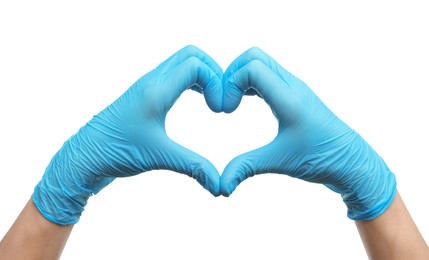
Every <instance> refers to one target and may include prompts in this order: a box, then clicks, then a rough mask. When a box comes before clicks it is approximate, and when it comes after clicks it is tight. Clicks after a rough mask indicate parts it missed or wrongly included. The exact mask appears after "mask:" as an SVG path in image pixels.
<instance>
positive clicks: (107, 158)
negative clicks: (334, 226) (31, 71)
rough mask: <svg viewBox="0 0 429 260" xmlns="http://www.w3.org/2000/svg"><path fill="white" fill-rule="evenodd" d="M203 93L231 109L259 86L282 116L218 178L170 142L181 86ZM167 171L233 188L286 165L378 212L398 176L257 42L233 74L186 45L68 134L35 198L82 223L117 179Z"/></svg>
mask: <svg viewBox="0 0 429 260" xmlns="http://www.w3.org/2000/svg"><path fill="white" fill-rule="evenodd" d="M187 89H192V90H195V91H198V92H200V93H202V94H203V95H204V97H205V100H206V103H207V105H208V106H209V107H210V109H211V110H213V111H214V112H226V113H231V112H233V111H234V110H235V109H236V108H237V107H238V105H239V104H240V101H241V99H242V97H243V95H245V94H248V95H251V94H256V95H258V96H260V97H261V98H263V99H264V100H265V101H266V103H267V104H268V105H269V106H270V107H271V109H272V111H273V114H274V116H275V117H276V118H277V120H278V123H279V128H278V134H277V137H276V138H275V139H274V140H273V141H272V142H271V143H269V144H267V145H266V146H264V147H261V148H259V149H256V150H254V151H251V152H248V153H246V154H243V155H240V156H238V157H236V158H235V159H233V160H232V161H231V162H230V163H229V164H228V165H227V167H226V168H225V170H224V172H223V174H222V175H221V176H220V175H219V173H218V172H217V170H216V168H215V167H214V166H213V165H212V164H211V163H210V161H209V160H207V159H206V158H203V157H202V156H200V155H198V154H196V153H194V152H192V151H190V150H189V149H187V148H185V147H183V146H181V145H179V144H177V143H175V142H174V141H173V140H171V139H170V138H169V137H168V136H167V135H166V131H165V118H166V115H167V113H168V111H169V110H170V108H171V107H172V106H173V104H174V102H175V101H176V100H177V99H178V98H179V96H180V95H181V93H182V92H184V91H185V90H187ZM155 169H166V170H172V171H175V172H179V173H183V174H186V175H188V176H191V177H193V178H194V179H196V180H197V181H198V182H199V183H200V184H201V185H202V186H203V187H204V188H205V189H207V190H208V191H209V192H210V193H212V194H213V195H214V196H219V195H220V194H222V195H224V196H229V195H230V194H231V193H232V192H233V191H234V189H235V188H236V187H237V185H238V184H239V183H241V182H242V181H243V180H245V179H246V178H248V177H250V176H253V175H255V174H262V173H280V174H285V175H289V176H291V177H295V178H300V179H303V180H306V181H309V182H316V183H322V184H324V185H326V186H327V187H328V188H330V189H332V190H333V191H335V192H338V193H340V194H341V196H342V198H343V200H344V202H345V203H346V205H347V207H348V216H349V217H350V218H351V219H356V220H366V219H373V218H375V217H377V216H379V215H380V214H381V213H383V212H384V211H385V210H386V209H387V208H388V207H389V205H390V204H391V202H392V200H393V198H394V195H395V191H396V182H395V176H394V175H393V174H392V173H391V172H390V170H389V169H388V167H387V166H386V164H385V163H384V162H383V160H382V159H381V157H380V156H378V155H377V153H376V152H375V151H374V150H373V149H372V148H371V147H370V146H369V145H368V144H367V143H366V142H365V141H364V140H363V139H362V138H361V137H360V136H359V135H358V134H357V133H356V132H355V131H353V130H352V129H350V128H349V127H348V126H347V125H346V124H345V123H343V122H342V121H341V120H340V119H339V118H337V117H336V116H335V115H334V114H333V113H332V112H331V111H330V110H329V109H328V108H327V107H326V106H325V105H324V104H323V103H322V101H321V100H320V99H319V98H318V97H317V96H316V95H315V94H314V93H313V92H312V91H311V89H310V88H309V87H308V86H307V85H306V84H305V83H304V82H302V81H301V80H300V79H298V78H296V77H295V76H293V75H292V74H291V73H289V72H288V71H286V70H285V69H284V68H282V67H281V66H280V65H279V64H278V63H277V62H276V61H275V60H274V59H272V58H271V57H270V56H268V55H267V54H266V53H264V52H263V51H262V50H260V49H258V48H252V49H249V50H248V51H246V52H245V53H243V54H242V55H240V56H239V57H238V58H237V59H236V60H235V61H234V62H233V63H232V64H231V65H230V66H229V68H228V69H227V70H226V72H225V73H223V72H222V69H221V68H220V67H219V65H217V63H216V62H215V61H214V60H213V59H212V58H211V57H210V56H208V55H207V54H206V53H204V52H203V51H201V50H199V49H198V48H196V47H194V46H187V47H185V48H183V49H182V50H180V51H178V52H177V53H175V54H174V55H173V56H171V57H170V58H169V59H167V60H166V61H164V62H163V63H162V64H161V65H159V66H158V67H157V68H155V69H154V70H153V71H151V72H149V73H148V74H146V75H144V76H143V77H142V78H140V79H139V80H137V81H136V82H135V83H134V84H133V85H132V86H131V87H130V88H129V89H128V90H127V91H126V92H125V93H124V94H123V95H122V96H120V97H119V98H118V99H117V100H116V101H114V102H113V103H112V104H111V105H110V106H108V107H107V108H106V109H104V110H103V111H101V112H100V113H99V114H98V115H96V116H94V118H93V119H92V120H91V121H90V122H88V123H87V124H86V125H85V126H83V127H82V128H81V129H80V130H79V131H78V132H77V133H76V134H75V135H74V136H72V137H71V138H70V139H69V140H67V141H66V142H65V143H64V145H63V147H62V148H61V149H60V150H59V151H58V152H57V154H56V155H55V156H54V157H53V159H52V160H51V163H50V164H49V166H48V167H47V169H46V172H45V174H44V176H43V178H42V180H41V181H40V182H39V184H38V185H37V186H36V188H35V190H34V194H33V201H34V203H35V205H36V206H37V208H38V209H39V211H40V212H41V213H42V214H43V215H44V216H45V217H46V218H47V219H49V220H50V221H52V222H55V223H58V224H61V225H67V224H74V223H76V222H78V220H79V217H80V215H81V213H82V212H83V210H84V207H85V205H86V203H87V200H88V198H89V197H90V196H91V195H93V194H96V193H98V192H99V191H100V190H101V189H102V188H104V187H105V186H106V185H108V184H109V183H110V182H112V181H113V180H114V179H115V178H118V177H129V176H134V175H137V174H139V173H142V172H146V171H150V170H155Z"/></svg>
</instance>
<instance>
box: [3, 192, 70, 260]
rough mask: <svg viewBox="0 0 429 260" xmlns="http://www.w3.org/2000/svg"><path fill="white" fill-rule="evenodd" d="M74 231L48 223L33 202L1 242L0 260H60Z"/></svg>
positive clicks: (25, 208)
mask: <svg viewBox="0 0 429 260" xmlns="http://www.w3.org/2000/svg"><path fill="white" fill-rule="evenodd" d="M72 228H73V225H67V226H61V225H57V224H55V223H52V222H50V221H48V220H47V219H46V218H44V217H43V215H42V214H41V213H40V212H39V210H38V209H37V208H36V206H35V205H34V203H33V200H32V199H30V200H29V201H28V203H27V205H26V206H25V207H24V209H23V210H22V212H21V214H20V215H19V216H18V218H17V219H16V221H15V223H14V224H13V225H12V227H11V228H10V230H9V231H8V233H7V234H6V235H5V237H4V238H3V240H2V241H0V259H2V260H9V259H22V260H30V259H31V260H36V259H44V260H51V259H59V257H60V255H61V253H62V251H63V249H64V246H65V244H66V242H67V239H68V237H69V235H70V233H71V231H72Z"/></svg>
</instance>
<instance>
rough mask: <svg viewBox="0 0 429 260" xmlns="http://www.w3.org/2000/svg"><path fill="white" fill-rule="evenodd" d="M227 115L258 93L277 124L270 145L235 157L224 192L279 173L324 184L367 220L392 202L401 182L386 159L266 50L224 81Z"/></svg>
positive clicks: (245, 58) (242, 60)
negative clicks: (247, 95) (247, 94)
mask: <svg viewBox="0 0 429 260" xmlns="http://www.w3.org/2000/svg"><path fill="white" fill-rule="evenodd" d="M223 85H224V111H225V112H232V111H234V110H235V109H236V108H237V106H238V105H239V103H240V101H241V98H242V96H243V93H245V92H248V90H249V89H254V90H256V91H257V92H258V93H259V96H261V97H262V98H263V99H264V100H265V101H266V103H268V105H269V106H270V107H271V109H272V111H273V114H274V116H275V117H276V118H277V120H278V124H279V128H278V134H277V136H276V138H275V139H274V140H273V141H272V142H271V143H269V144H268V145H266V146H264V147H261V148H259V149H256V150H254V151H251V152H248V153H245V154H243V155H240V156H238V157H236V158H235V159H233V160H232V161H231V162H230V163H229V164H228V165H227V166H226V168H225V170H224V172H223V173H222V176H221V193H222V194H223V195H225V196H229V195H230V194H231V193H232V192H233V191H234V189H235V188H236V187H237V185H238V184H239V183H241V182H242V181H243V180H245V179H246V178H248V177H250V176H253V175H255V174H261V173H280V174H287V175H289V176H292V177H296V178H300V179H303V180H306V181H309V182H315V183H322V184H324V185H326V186H327V187H329V188H330V189H332V190H333V191H335V192H338V193H340V194H341V196H342V198H343V201H344V202H345V204H346V205H347V207H348V217H349V218H351V219H355V220H368V219H372V218H375V217H377V216H379V215H380V214H382V213H383V212H384V211H385V210H386V209H387V208H388V207H389V205H390V204H391V202H392V200H393V198H394V195H395V192H396V181H395V176H394V174H392V173H391V171H390V170H389V168H388V167H387V166H386V164H385V163H384V161H383V160H382V158H380V156H379V155H378V154H377V153H376V152H375V151H374V150H373V149H372V148H371V147H370V145H369V144H368V143H366V142H365V141H364V139H363V138H362V137H361V136H359V135H358V134H357V133H356V132H355V131H354V130H352V129H350V127H348V126H347V125H346V124H345V123H344V122H342V121H341V120H340V119H339V118H338V117H336V116H335V115H334V114H333V113H332V112H331V111H330V110H329V109H328V108H327V107H326V106H325V105H324V104H323V103H322V101H321V100H320V99H319V98H318V97H317V96H316V95H315V94H314V93H313V92H312V90H311V89H310V88H309V87H308V86H307V85H306V84H305V83H304V82H302V81H301V80H300V79H298V78H296V77H295V76H293V75H292V74H291V73H289V72H288V71H286V70H285V69H283V68H282V67H281V66H280V65H279V64H278V63H277V62H276V61H274V60H273V59H272V58H271V57H269V56H268V55H267V54H265V53H264V52H263V51H262V50H260V49H257V48H252V49H250V50H248V51H247V52H245V53H244V54H242V55H241V56H240V57H238V58H237V59H236V60H235V61H234V62H233V63H232V64H231V65H230V67H229V68H228V69H227V70H226V72H225V73H224V79H223Z"/></svg>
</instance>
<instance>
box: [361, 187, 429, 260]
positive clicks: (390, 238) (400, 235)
mask: <svg viewBox="0 0 429 260" xmlns="http://www.w3.org/2000/svg"><path fill="white" fill-rule="evenodd" d="M356 226H357V228H358V230H359V233H360V236H361V238H362V241H363V244H364V246H365V249H366V251H367V253H368V256H369V258H370V259H372V260H385V259H386V260H387V259H389V260H410V259H413V260H419V259H422V260H427V259H429V248H428V246H427V244H426V242H425V241H424V239H423V237H422V236H421V234H420V232H419V230H418V228H417V226H416V225H415V223H414V221H413V219H412V217H411V215H410V214H409V212H408V210H407V208H406V207H405V204H404V202H403V201H402V198H401V196H400V195H399V193H398V192H397V193H396V197H395V199H394V201H393V203H392V205H391V206H390V207H389V209H388V210H387V211H386V212H384V213H383V214H382V215H381V216H379V217H378V218H376V219H373V220H370V221H356Z"/></svg>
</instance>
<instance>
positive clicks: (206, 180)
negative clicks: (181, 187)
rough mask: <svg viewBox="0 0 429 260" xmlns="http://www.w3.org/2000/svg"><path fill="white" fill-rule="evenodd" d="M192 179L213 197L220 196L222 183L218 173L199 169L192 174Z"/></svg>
mask: <svg viewBox="0 0 429 260" xmlns="http://www.w3.org/2000/svg"><path fill="white" fill-rule="evenodd" d="M192 177H193V178H195V179H196V180H197V182H198V183H199V184H200V185H201V186H203V187H204V188H205V189H206V190H208V191H209V192H210V193H211V194H212V195H213V196H215V197H218V196H220V182H219V174H218V173H217V171H210V170H209V171H205V170H204V169H203V168H197V169H195V170H194V171H193V172H192Z"/></svg>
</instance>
